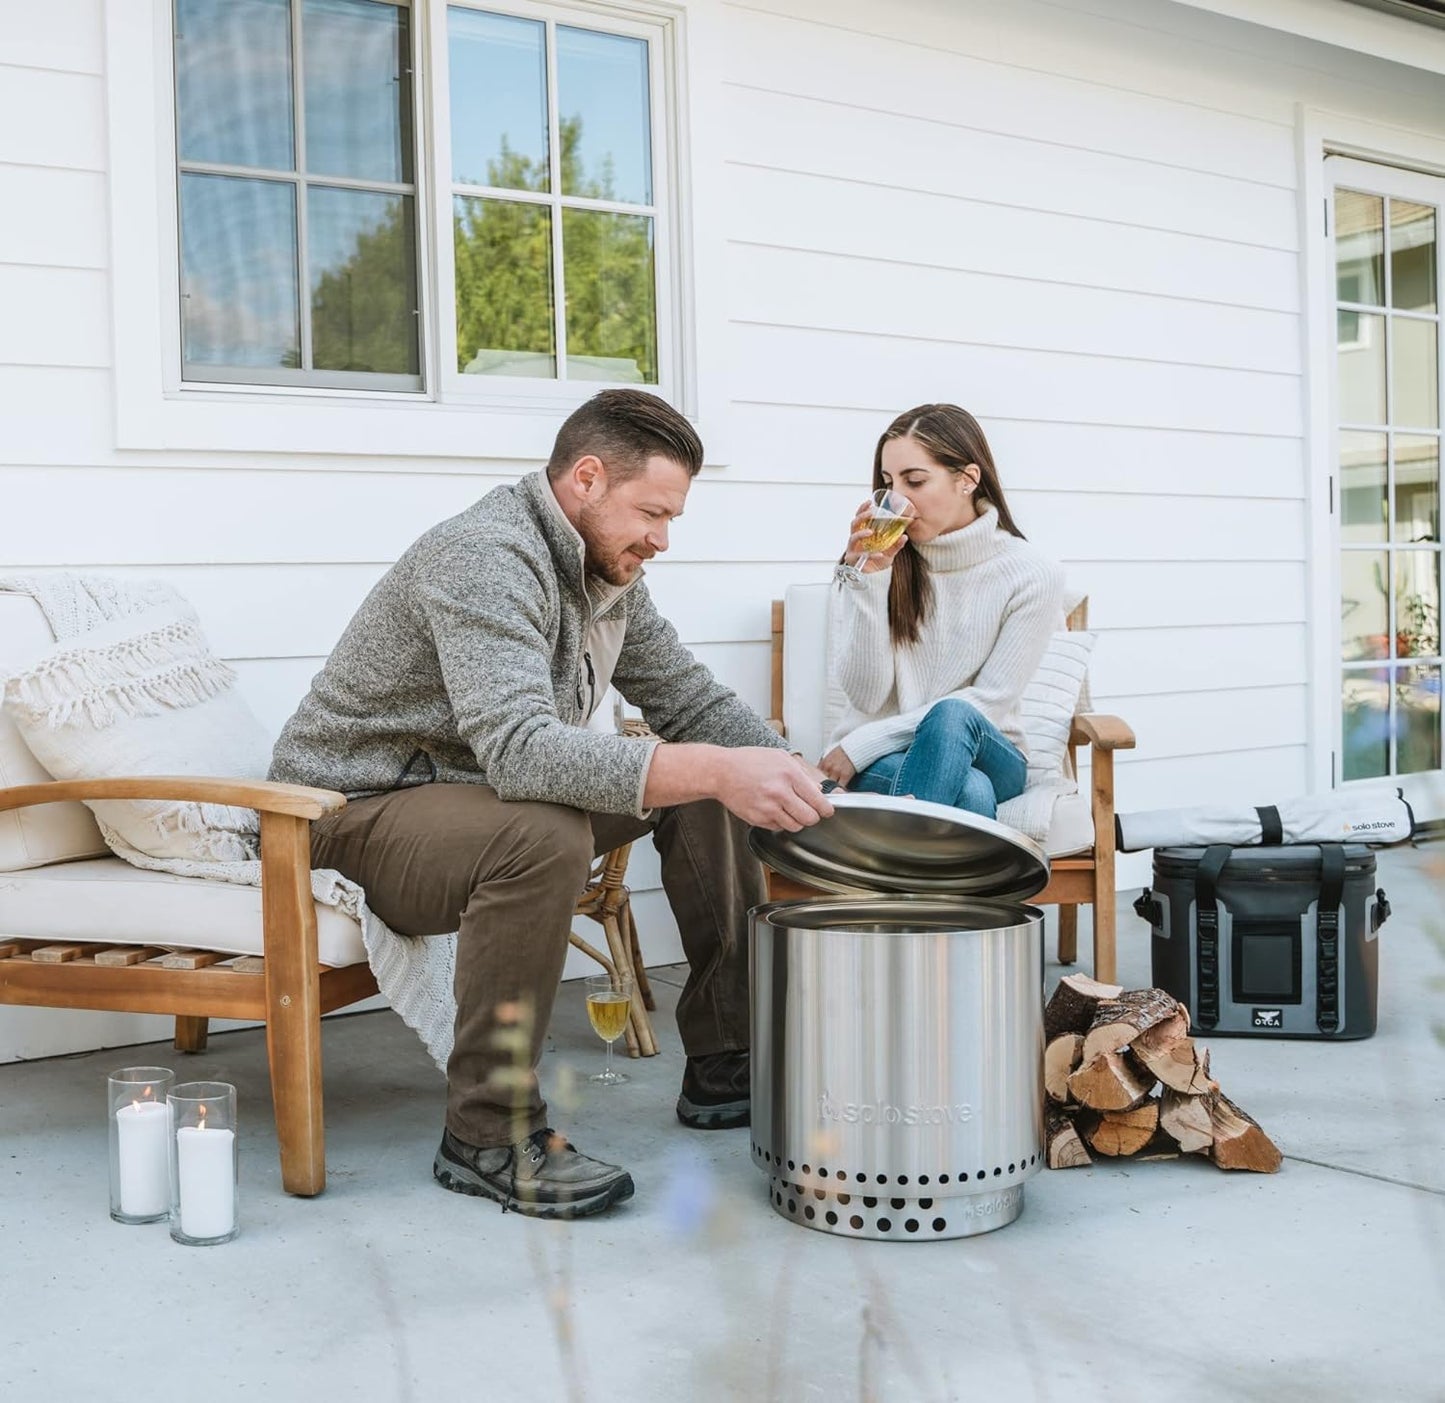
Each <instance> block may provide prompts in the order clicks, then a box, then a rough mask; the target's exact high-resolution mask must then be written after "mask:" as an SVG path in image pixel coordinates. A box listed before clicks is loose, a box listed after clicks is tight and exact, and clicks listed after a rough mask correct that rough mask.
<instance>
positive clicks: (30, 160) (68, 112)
mask: <svg viewBox="0 0 1445 1403" xmlns="http://www.w3.org/2000/svg"><path fill="white" fill-rule="evenodd" d="M43 8H44V7H36V6H29V7H27V13H29V14H33V13H35V12H36V10H37V9H43ZM0 52H4V51H0ZM6 57H7V58H8V53H7V54H6ZM42 113H43V114H44V116H43V117H42V116H41V114H42ZM0 160H4V161H7V162H9V163H12V164H14V165H24V166H55V167H59V168H61V169H65V170H82V171H103V170H104V169H105V86H104V84H103V83H102V82H101V80H100V78H99V77H98V76H92V75H89V74H81V73H62V72H57V71H55V70H53V69H42V68H20V67H16V66H15V65H13V64H11V63H8V62H3V61H0Z"/></svg>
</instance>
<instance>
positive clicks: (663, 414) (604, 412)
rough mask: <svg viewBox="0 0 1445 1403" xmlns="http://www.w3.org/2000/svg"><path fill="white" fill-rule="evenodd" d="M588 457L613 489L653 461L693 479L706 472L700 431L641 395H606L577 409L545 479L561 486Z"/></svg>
mask: <svg viewBox="0 0 1445 1403" xmlns="http://www.w3.org/2000/svg"><path fill="white" fill-rule="evenodd" d="M589 453H591V454H593V455H595V456H596V457H598V458H600V459H601V460H602V461H603V463H604V464H605V465H606V467H607V472H608V477H609V479H610V480H611V481H612V482H614V483H617V482H626V481H627V479H628V478H630V477H636V476H637V474H638V473H640V472H641V471H642V470H643V469H644V468H645V467H646V466H647V460H648V459H649V458H651V457H654V456H658V457H663V458H670V459H671V460H672V461H673V462H674V463H677V464H679V465H680V466H682V467H684V468H686V469H687V471H688V473H689V475H690V476H692V477H696V476H697V474H698V472H699V471H700V470H701V468H702V440H701V439H700V438H698V436H697V431H696V430H695V429H694V428H693V426H692V425H691V424H689V423H688V422H687V420H686V419H684V418H683V417H682V415H681V414H679V413H678V412H677V410H675V409H674V408H673V407H672V406H671V405H670V404H668V403H667V401H666V400H663V399H659V398H658V397H657V396H656V395H649V394H647V393H646V392H645V391H643V390H603V391H602V393H601V394H597V395H593V397H592V398H591V399H589V400H588V401H587V403H586V404H584V405H582V406H581V407H580V408H578V409H574V410H573V411H572V413H571V414H569V415H568V416H567V421H566V423H564V424H563V425H562V427H561V429H559V430H558V432H557V441H556V443H554V444H553V445H552V456H551V457H550V458H549V459H548V460H547V476H548V477H549V478H550V479H551V480H552V481H553V482H555V481H557V479H558V478H560V477H561V476H562V474H563V473H565V472H566V471H567V470H568V469H569V468H570V467H571V466H572V465H573V464H574V463H575V462H576V461H577V460H578V459H579V458H585V457H586V456H587V455H588V454H589Z"/></svg>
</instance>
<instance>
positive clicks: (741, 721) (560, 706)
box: [270, 473, 785, 815]
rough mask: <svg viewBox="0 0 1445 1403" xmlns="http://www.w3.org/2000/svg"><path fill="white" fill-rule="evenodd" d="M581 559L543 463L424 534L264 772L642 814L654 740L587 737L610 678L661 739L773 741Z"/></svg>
mask: <svg viewBox="0 0 1445 1403" xmlns="http://www.w3.org/2000/svg"><path fill="white" fill-rule="evenodd" d="M583 555H584V547H583V543H582V538H581V537H580V536H579V535H578V534H577V532H576V531H575V529H574V528H573V527H572V525H571V523H570V522H569V521H568V520H567V518H566V517H565V516H564V515H563V514H562V510H561V508H560V507H559V506H558V505H557V501H556V498H555V497H554V496H553V494H552V490H551V487H550V485H549V484H548V482H547V479H546V477H545V475H544V474H542V473H534V474H533V475H531V476H530V477H526V478H524V479H523V480H522V481H521V482H520V483H518V484H517V485H516V486H515V487H498V488H496V489H494V490H493V491H491V492H489V493H487V495H486V496H485V497H483V498H482V499H481V500H480V501H478V502H476V503H474V504H473V505H472V506H471V507H468V508H467V510H466V511H464V512H462V513H461V514H460V515H458V516H454V517H452V518H451V519H450V520H449V521H444V522H442V523H441V524H440V525H438V526H435V527H433V528H432V529H431V530H430V531H428V532H427V533H426V534H425V535H424V536H422V537H421V539H420V540H418V541H417V542H416V543H415V544H414V545H412V546H411V547H409V548H408V550H407V551H406V553H405V554H404V555H403V556H402V557H401V559H400V560H398V561H397V563H396V564H395V565H394V566H393V567H392V568H391V569H390V570H388V571H387V573H386V574H385V575H384V576H383V577H382V578H381V580H380V581H378V583H377V585H376V587H375V588H374V589H373V590H372V591H371V593H370V594H369V595H368V596H367V597H366V599H365V601H364V602H363V603H362V605H361V608H360V609H359V610H357V613H356V616H355V617H354V618H353V619H352V620H351V622H350V624H348V625H347V628H346V631H345V633H343V634H342V636H341V640H340V642H339V643H338V644H337V645H336V648H335V649H334V650H333V652H332V654H331V656H330V657H329V658H328V659H327V660H326V665H325V666H324V667H323V668H322V669H321V671H320V672H319V673H318V674H317V675H316V677H315V679H314V680H313V681H312V683H311V690H310V692H309V693H308V695H307V697H306V699H305V700H304V701H303V702H302V703H301V706H300V709H299V710H298V711H297V712H296V714H295V715H294V716H293V717H292V718H291V720H290V721H288V722H287V723H286V727H285V729H284V730H283V731H282V733H281V738H280V739H279V740H278V741H277V743H276V751H275V755H274V757H273V759H272V763H271V775H270V777H271V778H272V779H274V780H280V781H283V782H287V783H293V784H310V785H316V786H319V787H321V788H325V789H339V790H340V791H341V792H342V793H343V794H346V795H348V796H349V797H351V798H356V797H359V796H362V795H366V794H375V793H380V792H383V791H386V790H392V789H399V788H403V787H406V786H409V785H414V784H424V783H428V782H433V781H441V782H447V783H475V784H488V785H490V786H491V787H492V788H493V789H495V790H496V791H497V793H498V794H499V795H500V796H501V797H502V798H503V799H508V800H521V799H530V800H542V801H545V802H549V803H554V804H567V805H570V806H571V807H573V808H579V809H585V810H588V811H591V812H600V813H631V814H638V815H641V814H643V813H644V806H643V802H642V795H643V790H644V787H645V785H646V783H647V771H648V767H649V766H650V765H651V763H652V754H653V750H654V748H655V746H656V742H655V741H651V742H650V741H647V740H640V739H636V738H632V737H626V736H617V735H606V734H601V733H598V732H595V731H590V730H587V729H585V722H586V721H587V719H588V717H589V716H590V715H591V714H592V711H593V709H594V708H595V706H596V704H597V701H598V700H599V699H600V697H601V695H602V693H603V692H604V691H605V690H606V689H607V686H608V684H609V683H611V684H612V685H614V686H615V687H616V688H617V690H618V691H619V692H620V693H621V694H622V696H623V697H624V698H625V699H626V700H627V701H628V702H629V703H630V704H631V705H633V706H635V707H638V708H639V709H640V710H641V711H642V714H643V717H644V718H645V719H646V721H647V723H648V725H649V726H650V727H651V729H652V730H653V731H654V732H655V733H656V734H657V735H658V736H659V737H661V738H662V739H664V740H673V741H703V742H708V743H711V744H714V745H724V746H741V745H761V746H772V747H783V746H784V744H785V743H784V742H783V741H782V740H781V739H780V738H779V736H778V735H777V734H776V733H775V732H774V731H773V730H772V729H771V728H770V727H769V726H767V725H766V724H765V723H764V722H763V721H762V720H761V718H759V717H758V715H757V714H756V713H755V712H754V711H753V710H752V709H751V708H750V707H749V706H747V705H746V704H745V703H744V702H743V701H741V700H740V699H739V698H738V697H737V696H736V695H735V694H734V693H733V692H731V691H730V690H729V689H728V688H726V687H724V686H723V685H722V684H721V683H719V682H718V681H717V680H716V679H715V678H714V677H713V675H712V673H711V672H709V670H708V669H707V668H706V667H705V666H704V665H703V664H702V663H700V662H698V660H697V659H696V658H694V657H693V656H692V654H691V653H690V652H688V650H687V649H686V648H684V647H683V646H682V644H681V643H680V642H679V641H678V637H677V631H676V630H675V629H674V628H673V627H672V625H671V624H669V623H668V622H667V620H666V619H664V618H663V617H662V615H661V614H659V613H658V611H657V608H656V606H655V605H654V604H653V602H652V597H651V595H650V594H649V593H648V590H647V586H646V584H645V583H644V582H643V581H642V579H641V578H638V579H636V580H634V581H633V583H632V584H630V585H629V586H626V587H625V588H622V589H617V588H615V587H610V586H607V585H605V584H603V583H601V582H599V581H595V580H592V581H589V580H588V579H587V578H586V576H585V574H584V571H583ZM599 644H600V646H599ZM609 663H610V664H611V669H610V672H609V671H608V664H609Z"/></svg>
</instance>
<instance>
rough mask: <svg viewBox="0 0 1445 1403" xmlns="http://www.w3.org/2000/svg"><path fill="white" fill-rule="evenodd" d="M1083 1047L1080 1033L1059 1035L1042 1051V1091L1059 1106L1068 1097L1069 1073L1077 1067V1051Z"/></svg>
mask: <svg viewBox="0 0 1445 1403" xmlns="http://www.w3.org/2000/svg"><path fill="white" fill-rule="evenodd" d="M1083 1045H1084V1035H1083V1034H1082V1033H1060V1034H1059V1036H1058V1037H1056V1038H1055V1039H1054V1040H1053V1041H1052V1042H1051V1043H1050V1044H1049V1045H1048V1046H1047V1047H1046V1048H1045V1049H1044V1090H1045V1091H1047V1092H1048V1093H1049V1095H1050V1096H1051V1097H1052V1098H1053V1099H1054V1100H1055V1101H1057V1102H1059V1103H1060V1104H1061V1105H1063V1104H1066V1103H1067V1102H1068V1101H1069V1099H1070V1097H1069V1073H1070V1072H1072V1071H1073V1070H1074V1069H1075V1068H1076V1067H1078V1065H1079V1063H1080V1061H1081V1060H1082V1059H1081V1057H1080V1053H1079V1049H1080V1048H1081V1047H1083Z"/></svg>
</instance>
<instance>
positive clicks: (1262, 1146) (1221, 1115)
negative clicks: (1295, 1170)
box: [1209, 1092, 1284, 1174]
mask: <svg viewBox="0 0 1445 1403" xmlns="http://www.w3.org/2000/svg"><path fill="white" fill-rule="evenodd" d="M1210 1099H1211V1105H1210V1114H1211V1116H1212V1118H1213V1120H1214V1144H1213V1146H1212V1147H1211V1148H1210V1151H1209V1157H1210V1158H1211V1159H1212V1160H1213V1161H1214V1162H1215V1164H1217V1165H1218V1166H1219V1167H1220V1168H1221V1169H1250V1170H1253V1171H1254V1172H1255V1173H1256V1174H1273V1173H1274V1172H1275V1170H1277V1169H1278V1168H1279V1166H1280V1163H1281V1162H1282V1160H1283V1158H1284V1156H1283V1155H1281V1154H1280V1152H1279V1150H1278V1149H1276V1148H1275V1143H1274V1141H1273V1140H1271V1139H1270V1138H1269V1136H1268V1135H1266V1134H1265V1133H1264V1131H1263V1130H1262V1129H1261V1128H1260V1124H1259V1122H1258V1121H1257V1120H1255V1118H1254V1117H1253V1116H1251V1115H1248V1114H1246V1113H1245V1112H1244V1111H1242V1110H1240V1109H1239V1107H1238V1106H1236V1105H1235V1104H1234V1102H1233V1101H1231V1100H1230V1099H1229V1097H1227V1096H1225V1095H1224V1094H1223V1092H1219V1093H1216V1094H1215V1095H1214V1096H1213V1097H1211V1098H1210Z"/></svg>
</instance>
